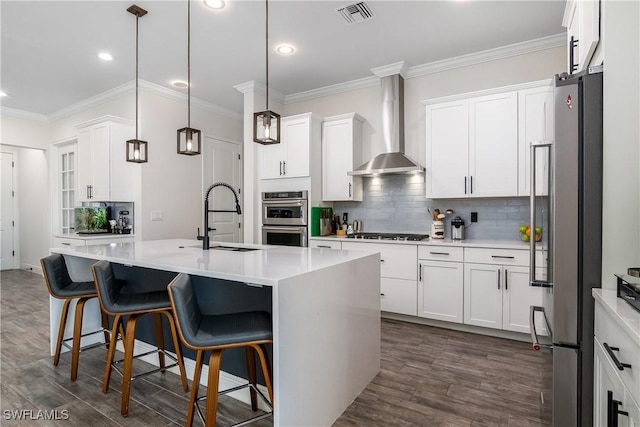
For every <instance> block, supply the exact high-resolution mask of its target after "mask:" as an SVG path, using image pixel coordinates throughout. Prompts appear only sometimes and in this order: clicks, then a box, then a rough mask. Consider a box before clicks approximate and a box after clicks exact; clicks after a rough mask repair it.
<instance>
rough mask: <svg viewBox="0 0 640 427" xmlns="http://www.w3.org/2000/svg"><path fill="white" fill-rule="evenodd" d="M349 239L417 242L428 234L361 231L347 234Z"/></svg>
mask: <svg viewBox="0 0 640 427" xmlns="http://www.w3.org/2000/svg"><path fill="white" fill-rule="evenodd" d="M347 238H349V239H365V240H399V241H406V242H419V241H421V240H426V239H428V238H429V235H428V234H410V233H375V232H362V233H355V232H354V233H353V234H349V235H347Z"/></svg>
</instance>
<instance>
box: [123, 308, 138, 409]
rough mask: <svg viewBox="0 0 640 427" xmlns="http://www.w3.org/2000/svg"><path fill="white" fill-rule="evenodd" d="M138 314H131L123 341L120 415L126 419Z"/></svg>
mask: <svg viewBox="0 0 640 427" xmlns="http://www.w3.org/2000/svg"><path fill="white" fill-rule="evenodd" d="M139 317H140V315H139V314H132V315H131V316H129V320H127V330H126V332H125V339H124V368H123V370H122V404H121V405H120V415H122V416H123V417H126V416H127V414H128V413H129V396H130V395H131V371H132V369H133V345H134V343H135V340H136V325H137V324H138V318H139Z"/></svg>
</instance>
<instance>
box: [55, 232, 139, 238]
mask: <svg viewBox="0 0 640 427" xmlns="http://www.w3.org/2000/svg"><path fill="white" fill-rule="evenodd" d="M53 237H57V238H61V239H78V240H80V239H82V240H91V239H124V238H127V237H135V234H113V233H101V234H78V233H73V234H54V236H53Z"/></svg>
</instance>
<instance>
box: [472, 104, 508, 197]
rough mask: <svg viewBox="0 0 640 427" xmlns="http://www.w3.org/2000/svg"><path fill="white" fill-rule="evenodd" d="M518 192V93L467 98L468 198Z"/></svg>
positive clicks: (506, 194)
mask: <svg viewBox="0 0 640 427" xmlns="http://www.w3.org/2000/svg"><path fill="white" fill-rule="evenodd" d="M517 192H518V94H517V92H506V93H501V94H497V95H489V96H482V97H478V98H471V99H470V100H469V185H468V191H467V194H468V195H469V197H500V196H513V195H515V194H517Z"/></svg>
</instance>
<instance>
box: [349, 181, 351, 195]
mask: <svg viewBox="0 0 640 427" xmlns="http://www.w3.org/2000/svg"><path fill="white" fill-rule="evenodd" d="M349 197H351V183H349Z"/></svg>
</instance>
